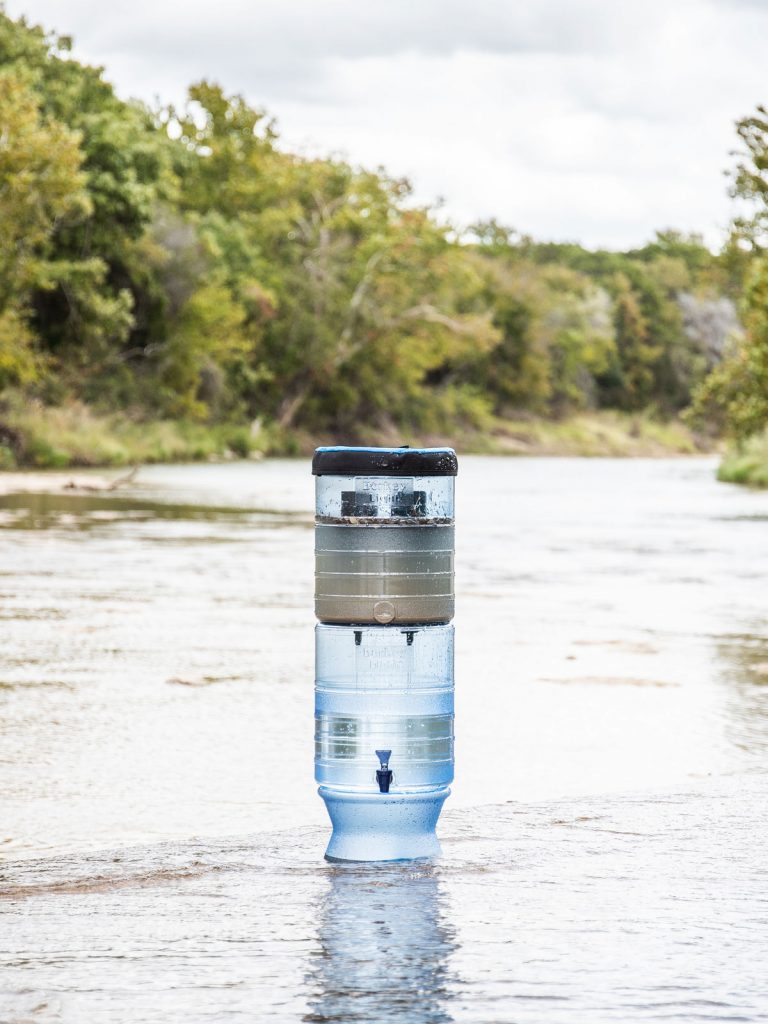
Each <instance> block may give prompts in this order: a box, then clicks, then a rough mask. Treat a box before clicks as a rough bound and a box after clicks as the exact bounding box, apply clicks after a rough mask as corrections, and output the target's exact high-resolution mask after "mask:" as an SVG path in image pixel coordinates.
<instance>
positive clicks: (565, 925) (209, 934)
mask: <svg viewBox="0 0 768 1024" xmlns="http://www.w3.org/2000/svg"><path fill="white" fill-rule="evenodd" d="M311 507H312V480H311V477H310V475H309V468H308V465H307V464H306V463H304V462H282V461H272V462H266V463H261V464H258V465H251V464H239V463H238V464H228V465H223V466H202V467H199V466H198V467H156V468H151V469H145V470H142V472H141V474H140V476H139V478H138V479H137V481H136V482H135V484H134V485H133V486H132V488H131V489H130V490H127V491H121V492H118V493H117V494H104V495H86V496H78V495H75V494H71V493H67V494H60V495H15V496H10V497H7V498H3V499H0V707H1V708H2V711H1V712H0V843H2V846H0V852H2V855H3V860H2V864H1V865H0V897H2V898H0V966H1V967H2V971H0V1020H2V1021H3V1022H11V1021H13V1022H18V1024H20V1022H22V1021H41V1022H47V1021H64V1022H67V1024H69V1022H70V1021H71V1022H77V1024H80V1022H83V1024H90V1022H100V1021H109V1022H113V1021H114V1022H116V1024H132V1022H143V1024H150V1022H155V1021H157V1022H161V1021H162V1022H163V1024H168V1022H176V1021H179V1022H181V1021H185V1022H188V1021H198V1020H199V1021H217V1022H218V1021H236V1020H241V1019H242V1020H254V1021H261V1020H269V1021H302V1020H303V1021H318V1022H325V1021H327V1022H330V1021H335V1022H340V1024H341V1022H352V1021H361V1022H363V1021H364V1022H369V1024H376V1022H379V1021H382V1022H383V1021H403V1022H409V1024H411V1022H413V1024H420V1022H438V1021H439V1022H442V1021H457V1022H458V1021H468V1022H469V1021H471V1022H477V1024H486V1022H497V1021H498V1022H513V1021H542V1022H546V1021H559V1020H567V1021H572V1022H574V1024H575V1022H578V1024H581V1022H590V1024H591V1022H598V1021H603V1020H605V1021H609V1020H610V1021H614V1020H615V1021H628V1020H651V1019H653V1020H656V1019H660V1020H661V1019H663V1020H710V1019H711V1020H734V1021H735V1020H742V1021H746V1020H748V1021H752V1020H755V1021H757V1020H768V984H767V983H766V981H765V976H766V971H765V963H766V957H767V956H768V870H766V853H765V850H766V847H767V843H766V840H768V820H767V818H768V816H767V815H766V811H767V810H768V800H767V799H766V798H767V797H768V775H766V774H765V767H766V752H767V750H768V605H767V604H766V567H768V530H767V529H766V526H767V524H768V495H766V494H760V493H753V492H749V491H745V490H741V489H738V488H733V487H729V486H726V485H722V484H717V483H716V482H715V481H714V479H713V463H712V461H711V460H697V459H692V460H674V461H665V462H651V461H649V462H645V461H631V462H622V461H605V460H601V461H589V460H575V459H574V460H570V459H563V460H554V459H553V460H533V459H532V460H502V459H498V460H494V459H484V458H465V459H463V460H462V464H461V471H460V476H459V481H458V505H457V516H458V532H457V546H458V561H457V595H458V602H457V603H458V608H457V618H456V629H457V730H456V731H457V783H456V785H455V787H454V795H453V796H452V797H451V799H450V800H449V802H448V805H447V809H446V811H445V812H444V815H443V819H442V830H441V837H442V841H443V845H444V850H445V854H444V857H443V858H442V859H441V860H440V861H439V862H437V863H436V864H434V865H423V864H422V865H388V866H381V865H379V866H343V865H342V866H339V865H336V866H331V865H329V864H326V863H325V862H324V861H323V859H322V852H323V850H324V847H325V841H326V838H327V832H328V829H327V827H326V823H325V820H324V810H323V808H322V804H321V802H320V801H319V799H318V798H317V797H316V795H315V793H314V786H313V783H312V601H311V596H312V595H311V591H312V567H313V566H312V531H311V521H312V520H311Z"/></svg>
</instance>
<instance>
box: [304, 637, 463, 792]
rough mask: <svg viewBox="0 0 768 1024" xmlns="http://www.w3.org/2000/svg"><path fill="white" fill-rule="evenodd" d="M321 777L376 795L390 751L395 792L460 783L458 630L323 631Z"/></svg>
mask: <svg viewBox="0 0 768 1024" xmlns="http://www.w3.org/2000/svg"><path fill="white" fill-rule="evenodd" d="M316 652H317V658H316V664H317V680H316V691H315V694H316V696H315V714H316V717H315V777H316V779H317V781H318V782H320V783H322V784H324V785H325V786H331V787H338V788H341V789H347V790H348V789H359V790H364V791H368V792H376V791H377V789H378V786H377V783H376V769H377V768H378V767H379V760H378V758H377V756H376V751H377V750H382V749H385V750H390V751H391V752H392V753H391V757H390V768H391V769H392V771H393V772H394V778H393V788H394V789H395V790H396V791H397V792H407V791H412V792H419V791H425V790H429V789H434V788H437V787H444V786H446V785H447V784H448V783H450V782H451V780H452V778H453V627H452V626H427V627H424V628H421V629H413V630H399V629H395V628H393V627H381V626H379V627H368V628H364V629H360V630H352V629H350V628H349V627H346V628H344V627H339V626H326V625H320V626H318V627H317V628H316Z"/></svg>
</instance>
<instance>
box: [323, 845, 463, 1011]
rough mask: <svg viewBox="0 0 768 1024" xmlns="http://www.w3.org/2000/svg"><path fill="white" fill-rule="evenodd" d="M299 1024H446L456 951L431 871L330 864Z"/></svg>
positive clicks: (401, 866) (431, 868) (424, 867)
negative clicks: (306, 1005) (357, 1023)
mask: <svg viewBox="0 0 768 1024" xmlns="http://www.w3.org/2000/svg"><path fill="white" fill-rule="evenodd" d="M318 947H319V949H318V952H317V954H316V958H315V959H314V961H313V964H312V968H311V970H310V971H309V973H308V975H307V986H308V988H309V990H310V996H309V1003H310V1007H311V1009H310V1012H309V1013H308V1014H307V1015H306V1016H305V1017H304V1020H305V1021H314V1022H327V1024H330V1022H339V1024H341V1022H343V1024H350V1022H354V1021H361V1022H362V1021H365V1022H366V1024H380V1022H385V1021H398V1022H402V1021H404V1020H407V1021H408V1024H448V1022H450V1021H453V1019H454V1018H453V1015H452V1014H451V1013H450V1012H449V1008H448V1007H449V1002H450V1000H451V996H452V992H453V990H454V988H455V985H456V979H455V978H454V976H453V973H452V969H451V966H450V960H451V955H452V953H453V952H454V951H455V949H456V941H455V938H454V933H453V929H452V928H451V926H450V924H449V923H448V922H447V921H446V919H445V912H444V907H443V895H442V892H441V883H440V880H439V877H438V874H437V871H436V869H435V868H434V866H432V865H428V864H426V865H422V866H418V867H416V866H414V865H405V864H383V865H375V866H372V865H369V866H365V867H364V866H362V865H351V864H350V865H343V864H341V865H334V866H333V867H332V868H329V878H328V891H327V892H326V894H325V896H324V898H323V904H322V911H321V917H320V925H319V932H318Z"/></svg>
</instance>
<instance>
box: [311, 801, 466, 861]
mask: <svg viewBox="0 0 768 1024" xmlns="http://www.w3.org/2000/svg"><path fill="white" fill-rule="evenodd" d="M450 792H451V791H450V789H449V787H448V786H445V787H443V788H442V789H436V790H431V791H430V792H428V793H351V792H344V791H340V790H337V789H330V788H329V787H327V786H320V788H319V789H318V793H319V794H320V796H321V797H322V798H323V800H324V801H325V806H326V808H327V810H328V815H329V817H330V819H331V824H332V825H333V834H332V835H331V841H330V842H329V843H328V849H327V850H326V851H325V856H326V858H327V859H328V860H356V861H384V860H415V859H417V858H419V857H436V856H437V855H438V854H439V853H440V843H439V842H438V839H437V835H436V834H435V826H436V824H437V819H438V818H439V817H440V811H441V810H442V807H443V804H444V803H445V799H446V797H447V796H448V795H449V793H450Z"/></svg>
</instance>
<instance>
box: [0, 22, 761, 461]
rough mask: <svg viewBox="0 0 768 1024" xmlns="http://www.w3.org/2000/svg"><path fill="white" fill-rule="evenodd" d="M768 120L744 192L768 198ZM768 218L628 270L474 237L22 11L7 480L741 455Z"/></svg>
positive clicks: (6, 290)
mask: <svg viewBox="0 0 768 1024" xmlns="http://www.w3.org/2000/svg"><path fill="white" fill-rule="evenodd" d="M761 118H762V115H760V116H759V117H756V118H753V119H750V120H749V121H746V122H744V123H743V124H742V125H741V126H740V133H741V136H742V139H743V140H744V141H745V142H746V143H747V151H748V155H749V157H750V159H751V162H749V161H747V162H745V165H744V167H742V168H741V170H740V172H739V177H738V181H737V188H738V190H739V191H740V193H741V194H742V195H744V196H746V197H749V198H753V199H756V200H758V201H759V202H763V203H764V206H765V198H766V195H768V186H766V179H765V177H764V168H765V167H766V166H768V160H766V153H768V149H766V145H765V141H766V137H767V135H766V125H765V122H764V121H763V120H762V119H761ZM763 216H768V215H766V214H765V212H764V213H763ZM761 226H762V223H761V222H760V220H759V218H758V219H757V220H756V221H755V222H753V223H751V224H749V225H747V224H745V223H742V224H740V225H738V230H735V231H734V235H733V237H732V239H731V240H730V241H729V242H728V244H727V245H726V246H725V247H724V248H723V250H722V251H721V252H719V253H712V252H711V251H710V250H709V249H708V248H707V247H706V246H705V245H704V244H703V243H702V241H701V240H700V239H699V238H698V237H696V236H686V235H683V234H680V233H678V232H675V231H671V230H669V231H664V232H660V233H659V234H658V235H657V236H656V238H655V239H654V240H653V241H651V242H649V243H648V244H647V245H644V246H642V247H640V248H638V249H634V250H632V251H628V252H621V253H620V252H611V251H590V250H587V249H584V248H582V247H581V246H580V245H577V244H571V243H564V244H561V243H547V242H538V241H535V240H533V239H531V238H529V237H526V236H524V235H520V234H519V233H517V232H516V231H514V230H512V229H511V228H508V227H505V226H503V225H501V224H499V223H497V222H495V221H489V222H485V223H480V224H475V225H471V226H460V225H452V224H450V223H448V222H447V221H446V219H445V218H444V216H443V215H442V213H441V211H440V209H431V208H426V207H424V206H421V205H419V204H418V203H417V202H416V201H415V200H414V197H413V194H412V192H411V188H410V186H409V184H408V182H406V181H404V180H401V179H397V178H393V177H391V176H389V175H388V174H387V173H385V172H384V171H383V170H381V169H378V170H366V169H360V168H358V167H354V166H352V165H350V164H349V163H347V162H345V161H343V160H339V159H330V158H328V159H310V158H307V157H303V156H298V155H296V154H292V153H290V152H286V150H285V149H284V148H283V147H282V146H281V144H280V140H279V137H278V134H277V129H276V127H275V124H274V123H273V121H272V120H271V119H270V118H269V116H268V115H267V114H266V113H265V112H264V111H262V110H259V109H254V108H253V107H251V106H250V105H249V104H248V103H246V102H245V100H244V99H243V98H242V97H240V96H233V95H229V94H227V93H226V92H225V91H224V90H223V89H222V88H221V87H219V86H218V85H215V84H212V83H209V82H200V83H197V84H196V85H193V86H192V87H191V88H190V90H189V98H188V103H187V104H186V105H185V106H184V108H183V109H175V108H172V107H158V108H157V109H149V108H148V107H146V106H144V105H141V104H138V103H134V102H126V101H125V100H123V99H121V98H119V97H118V96H117V95H116V94H115V92H114V90H113V88H112V86H111V85H110V84H109V83H108V82H107V81H106V80H105V79H104V77H103V74H102V71H101V70H100V69H98V68H94V67H90V66H87V65H85V64H83V63H81V62H79V61H77V60H75V59H74V58H73V57H72V55H71V52H70V41H69V40H68V39H66V38H62V37H55V36H52V35H50V34H47V33H46V32H45V31H44V30H43V29H40V28H35V27H32V26H30V25H28V24H27V23H26V22H24V21H23V20H13V19H11V18H9V17H8V16H7V15H5V14H3V13H2V10H0V467H5V468H10V467H13V466H15V465H37V466H64V465H68V464H81V465H83V464H85V465H87V464H122V463H127V462H132V461H137V460H139V461H152V460H162V459H182V458H209V457H221V456H226V455H227V454H229V455H232V456H246V455H249V454H252V453H266V454H271V453H288V454H290V453H298V452H303V451H305V450H307V449H308V448H309V447H311V446H312V445H313V444H314V443H317V442H319V441H331V440H344V441H351V442H355V441H357V442H370V441H379V442H384V443H401V442H411V443H416V442H432V441H448V442H453V443H455V444H457V445H458V446H459V447H460V448H462V449H463V450H465V451H466V450H476V451H494V452H495V451H498V452H514V451H519V452H524V451H562V452H567V453H578V452H584V453H587V454H658V453H659V452H662V451H679V452H685V451H693V450H698V449H704V448H706V447H707V446H710V445H711V444H712V443H713V441H714V440H715V439H716V438H717V437H718V436H720V435H721V434H724V435H726V436H731V437H733V438H734V439H735V440H736V441H739V442H740V441H741V440H742V439H743V438H745V437H747V436H750V437H751V436H753V435H755V434H757V433H759V432H760V431H762V430H763V429H764V428H765V426H766V424H768V269H766V264H765V262H764V261H763V258H762V256H761V255H760V252H761V250H760V231H759V228H760V227H761ZM745 282H746V285H745ZM742 295H744V296H745V298H744V299H743V300H742ZM742 305H743V309H744V313H743V315H740V312H739V311H740V310H741V309H742ZM741 321H743V324H744V328H742V326H741ZM692 403H693V407H692ZM691 407H692V408H691ZM686 410H688V411H687V412H686ZM681 415H683V416H687V417H688V422H687V425H683V424H682V423H681Z"/></svg>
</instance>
